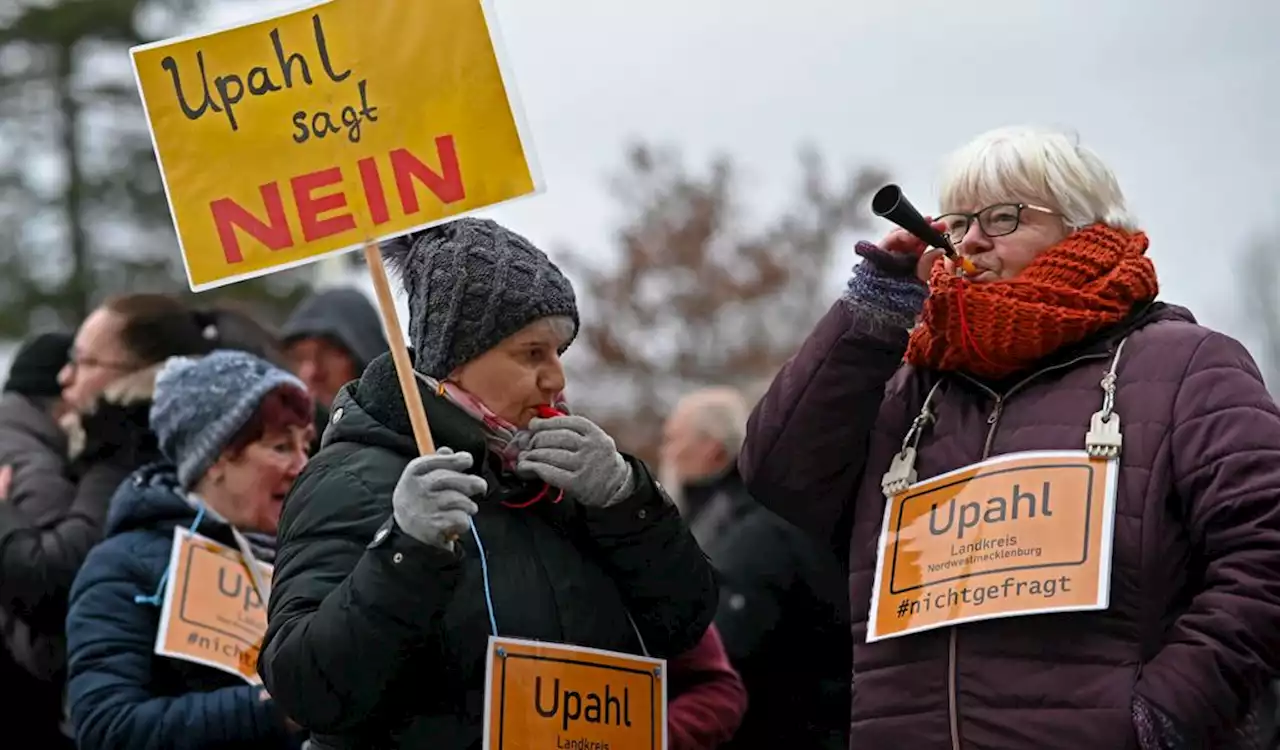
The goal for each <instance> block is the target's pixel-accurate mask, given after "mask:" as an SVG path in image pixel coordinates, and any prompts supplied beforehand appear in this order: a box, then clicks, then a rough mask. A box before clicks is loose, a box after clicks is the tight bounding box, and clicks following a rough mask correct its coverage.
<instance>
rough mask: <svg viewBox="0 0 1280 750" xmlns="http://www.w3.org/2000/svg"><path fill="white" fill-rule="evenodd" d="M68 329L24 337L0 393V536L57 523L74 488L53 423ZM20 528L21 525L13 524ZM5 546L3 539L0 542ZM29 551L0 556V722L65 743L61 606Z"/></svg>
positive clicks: (61, 436)
mask: <svg viewBox="0 0 1280 750" xmlns="http://www.w3.org/2000/svg"><path fill="white" fill-rule="evenodd" d="M71 341H72V337H71V335H70V334H65V333H44V334H40V335H38V336H33V337H31V338H30V339H28V340H26V341H25V342H23V344H22V345H21V346H20V347H19V349H18V351H17V354H16V355H15V356H14V359H13V363H12V365H11V366H10V369H9V375H8V379H7V380H6V381H5V384H4V393H3V395H0V471H4V472H5V473H6V474H7V475H8V477H9V479H8V486H7V488H5V489H4V491H3V492H0V537H2V536H3V535H5V534H7V533H11V532H13V531H15V530H20V529H25V528H29V527H31V526H36V527H39V526H43V525H45V524H51V523H55V522H56V521H57V520H58V519H59V518H61V517H62V516H64V515H65V514H66V513H67V510H68V506H69V505H70V503H71V499H72V497H73V496H74V494H75V485H74V484H73V483H72V481H71V478H70V476H68V467H67V455H66V451H67V436H66V434H65V433H64V432H63V431H62V430H61V429H60V428H59V427H58V419H59V417H60V416H61V415H62V413H63V412H64V411H65V405H64V403H63V401H62V398H61V388H60V387H59V386H58V373H59V372H60V371H61V370H62V368H63V366H65V365H66V363H67V357H68V356H69V354H70V351H71ZM19 533H20V532H19ZM0 548H3V542H0ZM30 562H31V561H30V558H28V557H25V556H23V557H19V556H16V555H6V556H4V557H0V634H3V638H4V647H5V648H4V651H3V653H0V685H2V686H3V687H4V690H5V693H6V695H7V698H6V699H5V700H4V701H0V725H2V726H6V727H11V728H12V727H19V726H20V727H22V728H23V730H22V731H23V736H24V737H26V738H28V740H27V741H28V743H29V744H30V746H32V747H40V748H71V747H72V743H71V742H70V740H68V739H67V738H66V737H64V736H63V735H62V731H61V729H60V724H61V720H62V684H63V666H64V664H63V659H62V643H61V634H62V619H63V617H65V615H66V611H65V609H64V608H63V607H62V606H60V604H59V603H58V602H51V601H48V600H47V599H46V598H45V596H44V588H43V586H42V585H41V583H42V582H41V581H40V580H39V579H38V578H34V579H33V576H32V574H33V573H36V574H38V573H39V569H38V568H33V566H31V565H30Z"/></svg>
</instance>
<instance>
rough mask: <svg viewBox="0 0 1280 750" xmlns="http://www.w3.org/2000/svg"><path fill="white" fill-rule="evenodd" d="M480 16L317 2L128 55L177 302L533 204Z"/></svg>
mask: <svg viewBox="0 0 1280 750" xmlns="http://www.w3.org/2000/svg"><path fill="white" fill-rule="evenodd" d="M491 15H492V14H491V12H490V11H488V9H487V0H378V2H367V1H366V0H329V1H328V2H325V3H321V4H318V5H314V6H312V7H309V8H304V9H302V10H297V11H293V12H290V13H285V14H282V15H278V16H275V17H272V18H269V19H265V20H261V21H257V22H253V23H249V24H245V25H241V26H237V27H235V28H231V29H227V30H224V31H219V32H216V33H210V34H204V35H200V36H195V37H186V38H181V39H174V40H169V41H165V42H159V43H156V44H151V45H143V46H141V47H136V48H134V49H133V50H132V56H133V63H134V70H135V73H136V75H137V79H138V87H139V89H140V91H141V93H142V99H143V104H144V107H145V108H146V113H147V120H148V123H149V124H150V127H151V134H152V139H153V142H154V146H155V150H156V156H157V158H158V160H159V163H160V170H161V175H162V177H163V178H164V183H165V190H166V193H167V195H168V198H169V206H170V210H171V211H172V213H173V220H174V226H175V227H176V229H177V233H178V240H179V243H180V244H181V248H182V255H183V260H184V262H185V263H186V267H187V277H188V281H189V282H190V284H191V287H192V288H193V289H195V290H197V291H199V290H201V289H207V288H210V287H214V286H220V285H223V284H227V283H231V282H234V281H239V280H241V279H246V278H251V277H253V276H260V275H263V274H265V273H270V272H271V271H274V270H279V269H282V268H287V267H291V266H296V265H300V264H302V263H306V262H309V261H313V260H316V259H319V258H321V257H324V256H326V255H331V254H333V253H337V252H343V251H347V250H352V249H355V248H358V247H360V246H361V245H363V243H364V242H365V241H366V240H368V239H371V238H372V239H386V238H390V237H395V236H398V235H402V234H405V233H406V232H410V231H413V230H415V229H420V228H422V227H426V226H430V225H432V224H438V223H440V222H441V221H444V220H446V219H449V218H451V217H454V216H457V215H459V214H462V213H466V212H470V211H474V210H476V209H479V208H483V207H486V206H492V205H495V204H498V203H503V202H505V201H509V200H512V199H514V198H518V197H521V196H526V195H532V194H535V193H537V192H539V191H540V190H541V189H542V188H541V179H540V177H539V176H538V171H537V167H536V160H535V158H534V157H533V155H532V149H531V147H530V145H529V139H528V138H527V136H526V135H525V132H526V128H525V127H524V125H523V122H522V119H521V117H520V115H519V111H520V110H519V106H518V104H517V103H516V96H515V93H514V89H513V88H512V85H511V81H510V76H509V75H508V74H506V73H505V72H504V71H505V66H504V64H503V61H502V50H501V45H500V44H498V43H497V41H496V38H495V37H496V35H495V34H494V33H492V20H491Z"/></svg>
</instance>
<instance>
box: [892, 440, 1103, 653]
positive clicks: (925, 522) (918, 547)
mask: <svg viewBox="0 0 1280 750" xmlns="http://www.w3.org/2000/svg"><path fill="white" fill-rule="evenodd" d="M1116 473H1117V468H1116V463H1115V461H1106V460H1102V459H1094V458H1090V457H1089V456H1088V455H1087V454H1086V453H1085V452H1084V451H1035V452H1026V453H1013V454H1009V455H1006V456H998V457H996V458H992V459H989V460H987V461H983V462H982V463H978V464H973V465H972V466H967V467H965V468H962V469H957V470H956V471H952V472H949V473H947V474H943V475H941V476H938V477H934V478H933V479H929V480H926V481H923V482H917V483H916V484H914V485H912V486H911V487H909V488H907V489H906V490H905V491H903V492H901V493H899V494H898V495H896V496H894V497H893V499H892V500H891V501H890V503H889V507H888V509H887V510H886V512H885V519H884V526H883V528H882V530H881V534H880V545H879V554H878V559H877V561H876V576H875V586H874V588H873V589H872V600H871V618H870V621H869V622H868V624H867V640H868V641H877V640H881V639H884V638H893V637H897V636H902V635H906V634H908V633H916V632H919V631H922V630H930V629H933V628H937V627H942V626H944V625H955V624H958V623H962V622H970V621H974V620H988V619H994V618H998V617H1013V616H1017V615H1031V614H1044V613H1050V612H1070V611H1078V610H1089V609H1106V607H1107V605H1108V602H1109V595H1110V590H1111V589H1110V585H1111V542H1112V535H1113V532H1114V527H1115V494H1116Z"/></svg>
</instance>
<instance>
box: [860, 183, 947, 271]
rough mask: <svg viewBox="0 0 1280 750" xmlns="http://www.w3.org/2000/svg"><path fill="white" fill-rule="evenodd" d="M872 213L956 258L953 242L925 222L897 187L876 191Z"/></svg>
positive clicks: (891, 186) (872, 203)
mask: <svg viewBox="0 0 1280 750" xmlns="http://www.w3.org/2000/svg"><path fill="white" fill-rule="evenodd" d="M871 212H872V213H874V214H875V215H876V216H879V217H880V218H882V219H888V220H889V221H892V222H893V223H894V224H897V225H898V226H900V227H902V228H903V229H905V230H907V231H908V232H910V233H912V234H914V235H915V236H916V237H919V238H920V241H921V242H923V243H925V244H926V245H928V246H929V247H936V248H939V249H941V250H944V251H946V253H947V255H948V256H951V257H955V252H956V249H955V247H954V246H952V244H951V240H950V239H948V238H947V236H946V235H945V234H943V233H942V232H939V231H938V230H936V229H934V228H933V226H932V225H930V224H929V222H927V221H925V218H924V217H923V216H921V215H920V212H919V211H917V210H916V207H915V206H913V205H911V201H909V200H907V196H905V195H903V194H902V188H900V187H898V186H897V185H885V186H884V187H882V188H880V189H879V190H877V191H876V194H875V195H874V196H872V198H871Z"/></svg>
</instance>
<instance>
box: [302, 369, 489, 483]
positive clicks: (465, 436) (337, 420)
mask: <svg viewBox="0 0 1280 750" xmlns="http://www.w3.org/2000/svg"><path fill="white" fill-rule="evenodd" d="M417 385H418V393H420V394H421V396H422V405H423V407H424V408H425V409H426V412H427V422H428V423H429V424H430V425H431V437H432V439H433V441H434V442H435V444H436V447H437V448H439V447H443V446H448V447H450V448H452V449H454V450H455V451H459V452H461V451H467V452H469V453H471V454H472V455H473V456H482V455H484V453H485V451H486V448H485V439H484V432H483V431H482V429H481V427H480V424H479V423H478V422H476V420H474V419H472V418H471V416H470V415H468V414H467V413H466V412H464V411H462V410H461V409H459V408H458V407H457V406H454V405H453V404H452V403H450V402H448V401H446V400H445V399H443V398H441V397H440V396H438V395H436V394H435V393H433V392H432V391H431V390H430V389H428V388H427V387H426V386H425V385H423V384H422V383H421V382H417ZM335 442H349V443H359V444H361V445H371V446H376V447H379V448H387V449H390V450H393V451H395V452H396V453H400V454H402V455H404V456H408V457H412V456H416V455H417V454H418V448H417V443H416V442H415V441H414V438H413V425H412V423H411V422H410V421H409V410H408V409H407V408H406V407H405V403H404V396H403V395H402V394H401V392H400V380H399V378H398V377H397V375H396V367H395V362H394V361H393V360H392V358H391V354H390V353H389V352H388V353H386V354H383V355H381V356H379V357H378V358H377V359H375V360H374V361H373V362H371V363H370V364H369V366H368V368H366V370H365V372H364V375H362V376H361V378H360V379H359V380H356V381H353V382H351V383H348V384H346V385H345V386H343V388H342V390H341V391H339V392H338V396H337V398H335V399H334V402H333V411H332V413H331V415H330V418H329V426H328V427H327V428H326V429H325V433H324V445H326V446H327V445H330V444H332V443H335Z"/></svg>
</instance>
